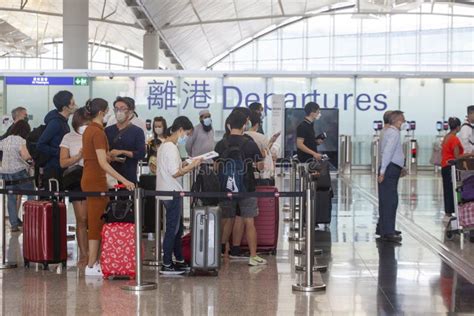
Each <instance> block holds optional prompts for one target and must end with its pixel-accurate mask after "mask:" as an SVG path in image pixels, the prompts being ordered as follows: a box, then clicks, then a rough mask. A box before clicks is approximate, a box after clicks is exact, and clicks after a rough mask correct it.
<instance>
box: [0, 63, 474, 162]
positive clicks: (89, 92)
mask: <svg viewBox="0 0 474 316" xmlns="http://www.w3.org/2000/svg"><path fill="white" fill-rule="evenodd" d="M68 75H71V76H73V77H65V76H66V75H65V74H62V73H54V74H46V75H45V76H47V77H45V78H49V83H48V84H44V85H38V84H35V83H33V82H31V84H30V82H29V81H28V80H34V79H35V78H36V77H27V75H25V73H9V74H8V75H7V76H5V77H0V83H2V85H1V86H0V96H1V95H3V102H1V100H2V98H1V97H0V105H2V104H3V105H4V106H3V114H4V115H9V113H10V111H11V110H12V109H13V108H15V107H17V106H25V107H26V108H28V111H29V114H30V115H32V116H33V118H32V127H35V126H38V125H40V124H42V122H43V118H44V116H45V114H46V113H47V111H48V110H49V109H51V108H52V107H53V105H52V98H53V96H54V94H55V93H56V92H57V91H59V90H62V89H67V90H70V91H72V92H73V93H74V96H75V99H76V103H77V104H78V105H83V104H84V103H85V101H86V100H87V99H88V98H93V97H101V98H104V99H106V100H107V101H108V102H109V104H110V105H112V103H113V101H114V100H115V98H116V97H117V96H131V97H133V98H135V100H136V104H137V113H138V115H139V116H140V117H141V118H143V119H153V118H154V117H155V116H163V117H165V118H166V119H167V120H168V121H172V120H173V119H174V118H175V117H176V116H178V115H186V116H188V117H189V118H190V119H191V120H192V121H193V122H194V123H195V124H198V123H199V122H198V120H199V114H198V113H199V111H200V110H202V109H209V110H210V111H211V113H212V115H213V125H214V127H215V130H216V135H217V136H216V137H219V138H220V136H221V135H222V133H223V130H224V120H225V118H226V117H227V115H228V114H229V113H230V111H231V110H232V108H234V107H236V106H248V105H249V104H250V103H252V102H255V101H258V102H261V103H262V104H264V105H265V109H266V115H265V119H264V121H265V122H264V126H265V130H266V132H267V134H271V133H273V132H276V131H272V130H271V127H272V124H271V120H272V111H271V107H272V105H271V100H272V95H274V94H283V95H284V96H285V106H286V107H287V108H301V107H303V106H304V104H305V103H307V102H309V101H316V102H317V103H318V104H319V105H320V106H321V107H323V108H338V109H339V122H340V123H339V124H340V127H339V134H341V135H344V134H345V135H352V139H353V165H360V166H367V165H369V164H370V162H371V161H370V159H371V153H370V143H371V141H372V136H373V134H374V130H373V129H372V125H373V124H372V123H373V121H374V120H381V119H382V115H383V113H384V112H385V111H386V110H397V109H400V110H402V111H404V112H405V116H406V118H407V120H410V121H416V123H417V129H416V131H415V136H416V138H417V140H418V143H419V155H418V157H419V160H418V162H419V165H421V166H424V165H429V159H430V156H431V149H432V143H433V141H434V139H435V136H436V135H437V131H436V121H441V120H447V118H449V117H450V116H457V117H459V118H460V119H461V120H464V119H465V116H466V107H467V106H468V105H471V104H474V79H472V78H469V75H468V74H466V73H464V74H461V75H459V76H457V77H456V76H455V75H454V74H449V76H450V78H449V79H447V78H446V77H447V76H448V75H446V73H444V75H443V76H441V75H440V76H438V77H436V76H435V75H434V74H432V73H430V74H428V73H426V74H419V75H416V76H412V77H410V78H406V76H405V75H404V74H402V73H391V74H390V75H391V77H381V76H380V73H379V74H378V76H377V74H375V73H374V75H370V74H364V75H361V74H354V73H351V74H347V75H345V74H338V77H332V76H331V75H330V74H327V75H322V74H320V75H316V74H313V73H299V74H298V73H291V74H290V73H283V72H282V73H269V74H265V75H263V74H262V75H258V74H255V73H250V72H249V73H241V72H235V73H232V72H230V73H227V74H223V73H218V72H210V71H201V72H193V73H191V72H189V73H188V72H158V73H153V74H152V73H148V72H146V73H145V74H136V73H133V74H132V73H120V75H107V74H105V73H95V74H93V75H91V74H88V75H89V76H90V77H87V75H86V74H83V73H80V74H68ZM445 75H446V76H445ZM81 76H82V77H81ZM18 77H22V78H26V79H25V80H27V81H28V82H26V83H25V82H21V83H23V84H18V80H16V81H15V80H13V81H12V80H9V78H18ZM57 77H61V78H72V79H71V83H72V84H70V85H67V84H64V83H63V84H62V85H54V80H52V79H54V78H57ZM443 77H444V78H443ZM77 78H87V80H84V81H83V82H82V83H81V81H80V80H79V82H77ZM442 78H443V79H442ZM46 81H47V80H46ZM63 81H64V80H63ZM77 83H79V85H76V84H77ZM322 119H324V117H323V118H322ZM5 128H6V127H4V126H2V129H3V131H4V130H5Z"/></svg>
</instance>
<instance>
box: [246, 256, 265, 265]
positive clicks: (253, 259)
mask: <svg viewBox="0 0 474 316" xmlns="http://www.w3.org/2000/svg"><path fill="white" fill-rule="evenodd" d="M266 264H267V260H265V259H263V258H260V257H259V256H255V257H250V259H249V266H263V265H266Z"/></svg>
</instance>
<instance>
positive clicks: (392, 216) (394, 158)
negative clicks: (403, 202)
mask: <svg viewBox="0 0 474 316" xmlns="http://www.w3.org/2000/svg"><path fill="white" fill-rule="evenodd" d="M403 123H405V116H404V115H403V112H402V111H393V112H392V113H391V114H390V126H389V127H388V128H387V129H385V130H384V133H383V137H382V138H381V142H380V160H381V165H380V171H379V176H378V183H379V217H380V218H379V230H380V236H381V240H382V241H388V242H395V243H400V242H401V241H402V237H401V235H400V234H397V231H395V221H396V218H397V208H398V180H399V179H400V176H403V175H404V169H403V167H404V165H405V156H404V154H403V148H402V143H401V137H400V130H401V127H402V125H403Z"/></svg>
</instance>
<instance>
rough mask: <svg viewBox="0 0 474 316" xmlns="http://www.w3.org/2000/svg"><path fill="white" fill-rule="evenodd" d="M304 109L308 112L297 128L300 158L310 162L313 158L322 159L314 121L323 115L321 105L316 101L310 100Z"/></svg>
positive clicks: (301, 160) (297, 145) (302, 160)
mask: <svg viewBox="0 0 474 316" xmlns="http://www.w3.org/2000/svg"><path fill="white" fill-rule="evenodd" d="M304 111H305V113H306V116H305V118H304V121H303V122H301V123H300V125H298V128H297V129H296V147H297V149H298V150H297V155H298V160H299V161H300V162H308V161H309V160H311V159H316V160H321V158H322V155H321V154H318V149H317V146H318V142H317V140H316V135H315V133H314V121H316V120H319V118H320V117H321V111H320V110H319V105H318V104H317V103H315V102H309V103H307V104H306V105H305V107H304Z"/></svg>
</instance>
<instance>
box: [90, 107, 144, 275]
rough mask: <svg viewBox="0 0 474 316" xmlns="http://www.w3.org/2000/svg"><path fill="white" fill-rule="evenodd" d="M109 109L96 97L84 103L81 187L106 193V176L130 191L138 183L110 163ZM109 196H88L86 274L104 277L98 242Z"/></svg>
mask: <svg viewBox="0 0 474 316" xmlns="http://www.w3.org/2000/svg"><path fill="white" fill-rule="evenodd" d="M108 110H109V106H108V103H107V101H105V100H104V99H100V98H96V99H92V100H89V101H87V103H86V106H85V111H86V117H87V119H88V120H89V121H90V123H89V125H88V126H87V128H86V130H85V132H84V134H83V135H82V156H83V159H84V170H83V173H82V178H81V188H82V191H84V192H105V191H107V190H108V187H107V177H106V174H107V175H110V176H111V177H113V178H115V179H116V180H117V181H119V182H121V183H122V184H124V185H125V187H126V188H127V190H130V191H132V190H134V189H135V184H134V183H132V182H130V181H128V180H127V179H126V178H125V177H123V176H122V175H120V174H119V173H118V172H117V171H115V170H114V168H112V166H111V165H110V164H109V162H108V156H107V153H108V151H109V145H108V142H107V136H106V135H105V132H104V125H103V120H104V116H105V115H106V113H107V112H108ZM108 201H109V198H108V197H106V196H98V197H92V196H91V197H87V198H86V204H87V207H86V208H87V227H88V236H87V237H88V239H89V256H88V263H87V266H86V268H85V275H86V276H102V271H101V269H100V265H99V262H98V258H99V245H100V239H101V231H102V225H103V220H102V219H101V216H102V214H104V211H105V208H106V207H107V203H108Z"/></svg>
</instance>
